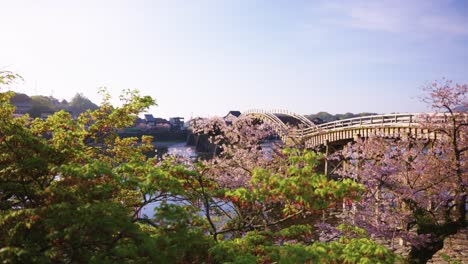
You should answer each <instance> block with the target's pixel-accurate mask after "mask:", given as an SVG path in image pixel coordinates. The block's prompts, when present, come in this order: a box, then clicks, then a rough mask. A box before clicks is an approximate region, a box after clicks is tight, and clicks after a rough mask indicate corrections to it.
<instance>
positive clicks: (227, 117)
mask: <svg viewBox="0 0 468 264" xmlns="http://www.w3.org/2000/svg"><path fill="white" fill-rule="evenodd" d="M240 115H241V112H240V111H229V113H227V115H225V116H224V117H223V119H224V122H226V124H228V125H231V124H232V122H234V120H236V119H237V118H238V117H239V116H240Z"/></svg>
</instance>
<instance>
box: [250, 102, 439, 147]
mask: <svg viewBox="0 0 468 264" xmlns="http://www.w3.org/2000/svg"><path fill="white" fill-rule="evenodd" d="M242 115H244V116H251V117H254V118H258V119H260V120H262V121H264V122H267V123H269V124H270V125H272V127H273V129H274V130H275V132H276V133H278V135H279V136H280V138H281V140H282V141H283V142H292V143H294V144H298V143H302V144H304V145H305V147H307V148H316V147H320V146H324V145H327V144H330V143H338V142H346V141H352V140H354V139H355V138H356V137H368V136H370V135H372V134H381V135H383V136H385V137H390V138H397V137H402V136H412V137H416V138H435V136H436V135H435V134H434V133H431V132H429V131H427V129H423V128H421V126H420V125H419V123H418V122H419V121H420V120H419V119H420V117H421V116H422V114H419V113H404V114H386V115H373V116H363V117H356V118H349V119H343V120H337V121H333V122H328V123H324V124H320V125H315V124H314V123H313V122H312V121H310V120H309V119H307V118H306V117H305V116H303V115H299V114H295V113H292V112H289V111H285V110H272V111H265V110H260V109H252V110H248V111H246V112H244V113H243V114H242ZM285 117H289V118H290V119H289V120H291V118H292V119H294V120H296V122H295V125H296V126H295V127H294V126H290V125H288V124H287V123H288V122H287V121H286V120H287V119H285Z"/></svg>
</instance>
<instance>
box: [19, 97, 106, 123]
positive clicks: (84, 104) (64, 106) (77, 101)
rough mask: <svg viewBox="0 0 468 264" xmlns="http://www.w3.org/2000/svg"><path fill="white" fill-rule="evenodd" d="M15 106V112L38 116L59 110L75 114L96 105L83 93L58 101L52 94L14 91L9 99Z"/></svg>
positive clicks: (93, 107)
mask: <svg viewBox="0 0 468 264" xmlns="http://www.w3.org/2000/svg"><path fill="white" fill-rule="evenodd" d="M10 102H11V103H12V104H13V105H15V106H16V108H17V112H18V113H21V114H24V113H28V114H29V115H30V116H31V117H40V116H41V114H42V113H49V114H50V113H54V112H57V111H60V110H65V111H69V112H71V113H72V114H73V115H75V116H77V115H79V114H81V113H82V112H85V111H86V110H88V109H91V110H95V109H97V108H98V106H97V105H96V104H95V103H93V102H91V100H89V99H88V98H87V97H86V96H84V95H83V94H76V95H75V96H74V97H73V98H72V100H71V101H70V102H67V101H66V100H62V101H59V100H58V99H56V98H54V97H53V96H43V95H33V96H31V97H30V96H28V95H27V94H22V93H16V94H15V95H14V96H13V97H12V98H11V100H10Z"/></svg>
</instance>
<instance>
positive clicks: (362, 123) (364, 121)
mask: <svg viewBox="0 0 468 264" xmlns="http://www.w3.org/2000/svg"><path fill="white" fill-rule="evenodd" d="M419 116H420V115H419V114H415V113H405V114H386V115H373V116H363V117H354V118H348V119H343V120H336V121H332V122H328V123H324V124H320V125H317V126H316V127H309V128H305V129H303V130H296V131H294V132H293V133H292V134H291V135H294V136H295V137H303V136H306V135H307V136H310V135H313V134H318V133H322V132H323V131H325V130H327V131H332V130H337V129H344V128H348V127H349V128H353V127H367V126H373V127H378V126H395V125H397V124H401V125H404V126H406V127H409V126H412V125H416V123H418V121H419V120H418V118H419Z"/></svg>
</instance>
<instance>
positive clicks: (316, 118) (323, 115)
mask: <svg viewBox="0 0 468 264" xmlns="http://www.w3.org/2000/svg"><path fill="white" fill-rule="evenodd" d="M370 115H377V113H367V112H364V113H358V114H353V113H345V114H336V115H332V114H330V113H328V112H318V113H316V114H311V115H305V117H307V118H308V119H310V120H311V121H312V122H314V123H316V124H321V123H328V122H332V121H336V120H341V119H347V118H354V117H361V116H370Z"/></svg>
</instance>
